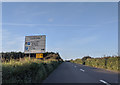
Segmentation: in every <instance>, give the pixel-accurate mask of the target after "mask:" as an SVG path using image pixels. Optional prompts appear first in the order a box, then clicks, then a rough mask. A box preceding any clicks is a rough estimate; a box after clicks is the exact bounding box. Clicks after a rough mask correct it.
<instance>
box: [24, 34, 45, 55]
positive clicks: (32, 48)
mask: <svg viewBox="0 0 120 85" xmlns="http://www.w3.org/2000/svg"><path fill="white" fill-rule="evenodd" d="M45 46H46V36H45V35H40V36H26V37H25V47H24V52H25V53H44V52H45Z"/></svg>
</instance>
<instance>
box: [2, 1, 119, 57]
mask: <svg viewBox="0 0 120 85" xmlns="http://www.w3.org/2000/svg"><path fill="white" fill-rule="evenodd" d="M117 5H118V4H117V2H112V3H109V2H103V3H99V2H98V3H97V2H96V3H95V2H91V3H87V2H86V3H83V2H79V3H74V2H71V3H68V2H67V3H65V2H64V3H62V2H61V3H55V2H54V3H52V2H50V3H43V2H39V3H33V2H31V3H30V2H26V3H25V2H23V3H22V2H21V3H20V2H19V3H5V2H4V3H2V24H3V25H2V37H3V39H2V46H3V47H2V50H3V51H5V52H6V51H24V38H25V36H29V35H46V37H47V51H50V52H51V51H53V52H59V53H60V55H61V57H62V58H63V59H76V58H82V57H83V56H86V55H90V56H92V57H100V56H103V55H117V53H118V7H117Z"/></svg>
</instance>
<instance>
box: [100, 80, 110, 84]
mask: <svg viewBox="0 0 120 85" xmlns="http://www.w3.org/2000/svg"><path fill="white" fill-rule="evenodd" d="M100 82H102V83H104V84H106V85H110V84H109V83H107V82H106V81H104V80H100Z"/></svg>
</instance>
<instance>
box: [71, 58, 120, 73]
mask: <svg viewBox="0 0 120 85" xmlns="http://www.w3.org/2000/svg"><path fill="white" fill-rule="evenodd" d="M71 62H73V63H78V64H82V63H83V65H84V64H85V65H87V66H92V67H97V68H104V69H109V70H114V71H118V70H119V67H120V64H119V63H118V62H120V57H118V56H115V57H114V56H113V57H110V56H109V57H103V58H86V59H84V60H83V59H82V60H81V59H76V60H71Z"/></svg>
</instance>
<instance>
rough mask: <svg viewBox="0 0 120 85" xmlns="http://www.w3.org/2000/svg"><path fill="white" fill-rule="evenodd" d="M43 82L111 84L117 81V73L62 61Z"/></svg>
mask: <svg viewBox="0 0 120 85" xmlns="http://www.w3.org/2000/svg"><path fill="white" fill-rule="evenodd" d="M43 83H96V84H97V83H103V84H106V85H111V84H112V83H114V84H117V83H118V73H116V72H112V71H108V70H104V69H100V68H93V67H89V66H84V65H80V64H75V63H71V62H64V63H62V64H61V65H59V66H58V67H57V68H56V69H55V70H54V71H53V72H52V73H51V74H50V75H49V76H48V78H47V79H45V80H44V81H43Z"/></svg>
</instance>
